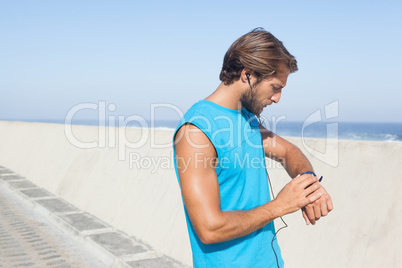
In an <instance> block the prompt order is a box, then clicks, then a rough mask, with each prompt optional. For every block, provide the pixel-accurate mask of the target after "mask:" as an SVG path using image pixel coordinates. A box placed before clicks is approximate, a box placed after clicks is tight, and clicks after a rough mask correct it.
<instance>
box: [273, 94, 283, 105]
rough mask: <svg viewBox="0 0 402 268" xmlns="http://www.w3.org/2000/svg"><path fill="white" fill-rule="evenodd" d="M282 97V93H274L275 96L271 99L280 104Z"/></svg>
mask: <svg viewBox="0 0 402 268" xmlns="http://www.w3.org/2000/svg"><path fill="white" fill-rule="evenodd" d="M281 96H282V92H277V93H274V95H272V97H271V101H272V102H275V103H278V102H279V101H280V100H281Z"/></svg>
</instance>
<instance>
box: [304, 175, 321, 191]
mask: <svg viewBox="0 0 402 268" xmlns="http://www.w3.org/2000/svg"><path fill="white" fill-rule="evenodd" d="M315 182H318V179H317V177H315V176H313V175H310V174H306V175H303V176H300V187H302V188H303V189H305V188H307V187H309V186H310V185H312V184H313V183H315Z"/></svg>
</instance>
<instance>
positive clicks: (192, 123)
mask: <svg viewBox="0 0 402 268" xmlns="http://www.w3.org/2000/svg"><path fill="white" fill-rule="evenodd" d="M184 125H193V126H195V127H196V128H198V129H199V130H201V132H202V133H204V135H205V137H207V139H208V140H209V142H210V143H211V144H212V146H213V147H214V150H215V154H216V159H217V160H218V161H219V154H218V151H217V150H216V147H215V145H214V143H213V142H212V141H211V139H210V137H209V136H208V135H207V133H205V132H204V131H202V129H201V127H200V126H198V125H197V123H194V122H185V123H183V124H182V125H181V126H180V127H179V128H177V130H176V132H175V133H174V136H173V150H174V146H175V145H176V135H177V132H179V130H180V129H181V128H182V127H183V126H184ZM217 165H218V162H216V165H215V167H216V166H217Z"/></svg>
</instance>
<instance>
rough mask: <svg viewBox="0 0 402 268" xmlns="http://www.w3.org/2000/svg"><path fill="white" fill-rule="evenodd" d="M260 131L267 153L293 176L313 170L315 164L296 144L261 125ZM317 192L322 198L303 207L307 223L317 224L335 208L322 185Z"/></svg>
mask: <svg viewBox="0 0 402 268" xmlns="http://www.w3.org/2000/svg"><path fill="white" fill-rule="evenodd" d="M260 131H261V135H262V139H263V145H264V149H265V155H266V156H267V157H268V158H271V159H273V160H275V161H278V162H280V163H281V164H282V165H283V167H284V168H285V170H286V172H287V173H288V174H289V176H290V177H291V178H295V177H296V176H297V175H299V174H302V173H303V172H305V171H313V172H314V170H313V166H312V165H311V163H310V161H309V160H308V159H307V157H306V156H305V155H304V154H303V153H302V152H301V151H300V149H299V148H297V147H296V146H295V145H293V144H291V143H290V142H288V141H286V140H285V139H283V138H281V137H279V136H278V135H276V134H274V133H273V132H271V131H269V130H267V129H266V128H264V127H263V126H262V125H260ZM317 192H319V193H320V194H321V195H322V198H320V199H319V200H317V201H316V202H314V203H313V204H308V205H307V206H305V207H303V208H302V213H303V217H304V219H305V221H306V224H310V223H312V224H315V223H316V221H318V220H319V219H320V218H321V217H322V216H327V215H328V213H329V212H330V211H331V210H332V209H333V204H332V199H331V197H330V196H329V194H328V193H327V191H326V190H325V189H324V187H322V186H321V187H320V188H319V189H318V190H317Z"/></svg>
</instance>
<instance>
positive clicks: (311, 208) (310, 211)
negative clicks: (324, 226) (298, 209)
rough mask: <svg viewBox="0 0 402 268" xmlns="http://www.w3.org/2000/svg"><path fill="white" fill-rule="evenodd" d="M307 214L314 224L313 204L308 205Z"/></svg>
mask: <svg viewBox="0 0 402 268" xmlns="http://www.w3.org/2000/svg"><path fill="white" fill-rule="evenodd" d="M306 215H307V218H308V219H309V221H310V223H311V224H312V225H314V224H315V215H314V209H313V207H312V206H306Z"/></svg>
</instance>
